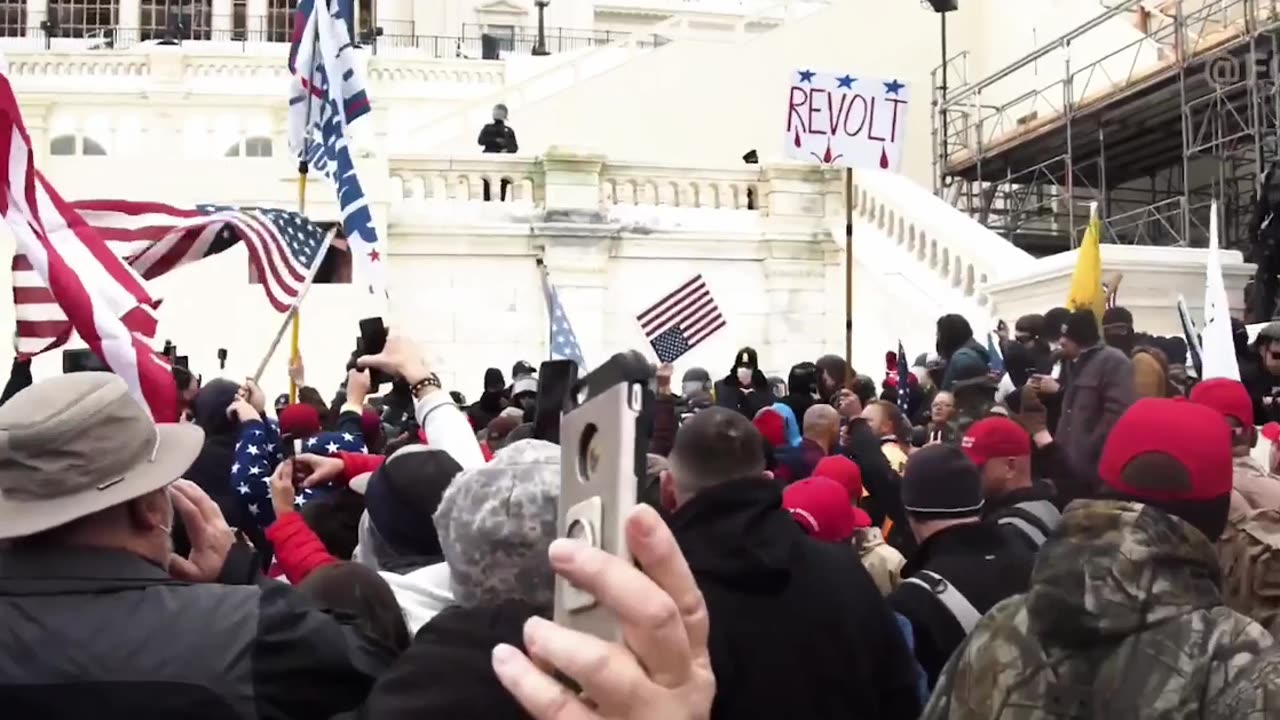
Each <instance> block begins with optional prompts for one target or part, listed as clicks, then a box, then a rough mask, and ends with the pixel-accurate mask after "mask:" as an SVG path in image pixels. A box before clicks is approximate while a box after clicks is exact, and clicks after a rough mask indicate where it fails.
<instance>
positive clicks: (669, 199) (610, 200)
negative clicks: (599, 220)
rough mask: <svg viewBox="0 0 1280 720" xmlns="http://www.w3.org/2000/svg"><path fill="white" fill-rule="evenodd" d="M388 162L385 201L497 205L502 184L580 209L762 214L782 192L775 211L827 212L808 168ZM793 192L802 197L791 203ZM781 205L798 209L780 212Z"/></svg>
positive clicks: (530, 199)
mask: <svg viewBox="0 0 1280 720" xmlns="http://www.w3.org/2000/svg"><path fill="white" fill-rule="evenodd" d="M389 164H390V186H389V190H388V192H389V194H390V198H389V201H390V202H391V204H392V205H393V206H413V205H424V204H432V205H435V204H439V203H483V202H486V200H485V193H486V186H487V187H488V193H489V202H493V203H498V202H503V201H504V200H503V199H501V198H500V196H501V195H502V193H501V192H500V188H501V187H502V186H503V185H506V186H507V188H508V189H507V191H506V193H505V202H506V203H514V204H524V205H548V204H550V205H552V206H561V207H563V206H564V204H563V202H558V201H557V199H556V193H557V190H559V191H561V194H560V195H559V197H560V199H561V200H563V199H564V197H565V196H564V194H563V191H566V190H568V191H569V192H570V194H571V196H572V199H571V200H568V204H569V206H571V207H575V208H580V209H588V208H592V207H596V208H609V207H614V206H620V207H623V206H647V207H670V208H681V209H688V210H742V211H759V212H765V211H767V210H768V207H769V198H770V196H771V195H773V194H776V193H785V194H786V196H787V198H786V200H784V201H783V202H782V208H781V209H780V210H781V211H783V212H785V214H792V215H794V214H803V215H809V216H811V217H815V218H820V217H823V216H825V215H826V214H827V213H828V212H834V210H833V209H829V208H828V207H827V205H828V195H829V194H830V191H831V188H830V183H831V182H833V180H832V177H830V173H829V172H826V171H823V170H822V169H821V168H815V167H809V166H782V168H772V167H771V168H764V167H762V166H756V165H744V166H741V167H733V168H684V167H674V166H667V165H652V164H639V163H627V162H617V163H615V162H612V161H610V160H609V159H607V158H605V157H604V156H600V155H594V154H590V153H580V152H576V151H573V150H570V149H567V148H557V147H552V148H550V149H548V151H547V153H546V154H544V155H542V156H540V157H532V158H531V157H520V156H515V155H478V156H474V157H455V156H434V155H417V156H393V157H392V158H391V159H390V161H389ZM797 182H799V186H797ZM798 187H799V188H800V189H799V191H798V190H797V188H798ZM549 189H550V190H549ZM549 191H550V194H551V196H552V197H551V202H550V203H548V193H549ZM797 194H799V195H802V196H804V197H805V198H806V199H807V201H808V202H807V203H804V202H801V203H797V202H796V199H795V197H794V196H796V195H797ZM495 207H496V206H495ZM788 207H791V208H802V209H801V210H800V211H798V212H797V211H795V210H794V209H793V210H792V211H790V212H788V211H786V208H788Z"/></svg>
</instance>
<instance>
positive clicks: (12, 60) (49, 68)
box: [7, 44, 506, 98]
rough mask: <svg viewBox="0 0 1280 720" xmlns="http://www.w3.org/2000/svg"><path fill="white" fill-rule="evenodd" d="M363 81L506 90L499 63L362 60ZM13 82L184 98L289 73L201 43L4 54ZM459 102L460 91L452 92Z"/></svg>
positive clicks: (271, 83) (380, 89) (252, 85)
mask: <svg viewBox="0 0 1280 720" xmlns="http://www.w3.org/2000/svg"><path fill="white" fill-rule="evenodd" d="M357 58H358V62H361V63H363V64H364V68H365V77H366V78H367V79H368V82H369V84H370V86H371V88H372V89H373V90H374V91H375V92H376V94H377V95H378V96H380V97H388V96H390V97H409V98H413V97H418V96H420V95H421V94H422V92H423V91H424V89H429V88H430V87H431V86H438V85H450V86H458V85H461V86H468V87H474V88H475V90H473V92H475V91H479V92H488V91H489V90H491V89H496V88H498V87H501V86H502V84H503V82H504V78H505V68H506V65H505V64H504V63H503V62H501V61H495V60H470V59H466V58H450V59H443V60H442V59H435V58H411V57H381V56H378V57H371V56H368V55H365V54H360V55H358V56H357ZM7 60H8V62H9V77H11V78H12V79H13V81H14V84H15V85H16V86H17V88H18V89H19V90H21V91H26V92H40V91H41V90H49V91H62V90H66V89H68V88H73V89H74V90H75V91H77V92H83V91H84V88H86V87H91V88H94V90H91V91H90V92H93V91H106V92H111V91H117V90H136V89H147V88H148V87H151V86H157V87H164V86H170V87H172V86H175V85H176V86H179V88H180V89H181V90H183V91H186V92H201V91H202V90H211V91H213V90H216V91H219V92H225V91H226V89H227V87H228V86H229V85H233V86H234V88H235V90H236V92H237V94H245V95H255V94H260V93H269V94H272V95H279V94H280V93H282V92H284V87H285V83H286V82H287V79H288V77H289V70H288V68H287V67H286V66H285V62H284V57H283V56H281V55H280V54H279V53H275V54H271V55H266V54H262V55H254V54H245V53H234V52H225V51H216V50H210V49H204V48H202V47H201V46H200V45H198V44H192V45H184V46H178V47H165V46H151V47H145V48H141V47H140V48H134V49H132V50H130V51H128V52H119V53H116V52H112V53H104V52H96V51H57V50H53V51H38V52H11V53H8V54H7ZM449 95H450V96H456V95H457V93H449Z"/></svg>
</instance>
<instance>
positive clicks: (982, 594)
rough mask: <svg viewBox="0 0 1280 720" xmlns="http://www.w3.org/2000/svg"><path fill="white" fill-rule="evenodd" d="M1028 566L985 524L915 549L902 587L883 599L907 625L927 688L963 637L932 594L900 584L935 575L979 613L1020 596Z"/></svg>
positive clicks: (1015, 546)
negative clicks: (921, 574)
mask: <svg viewBox="0 0 1280 720" xmlns="http://www.w3.org/2000/svg"><path fill="white" fill-rule="evenodd" d="M1034 564H1035V555H1033V554H1032V553H1030V552H1028V551H1027V550H1026V549H1024V547H1023V546H1022V545H1021V544H1019V543H1015V542H1012V541H1010V540H1009V539H1008V538H1007V537H1005V535H1004V534H1003V533H1002V532H1001V531H1000V530H999V529H998V528H996V527H995V526H994V525H989V524H987V523H972V524H968V525H953V526H951V527H949V528H947V529H945V530H942V531H940V532H937V533H935V534H933V535H931V536H929V538H928V539H926V540H925V541H924V542H922V543H920V547H919V548H918V549H917V550H916V554H915V557H914V558H912V559H911V560H910V561H908V562H907V564H906V565H905V566H903V568H902V577H903V580H904V582H903V583H901V584H899V585H898V587H897V589H895V590H894V591H893V592H892V593H891V594H890V595H889V604H890V605H892V606H893V609H894V610H895V611H897V612H898V613H901V614H902V616H903V617H905V618H906V619H907V620H909V621H910V622H911V630H912V634H913V635H914V636H915V644H916V658H917V659H918V660H919V661H920V666H921V667H922V668H924V671H925V674H926V675H928V678H929V687H931V688H932V687H933V686H934V684H935V683H936V682H937V680H938V674H939V673H941V672H942V668H943V666H944V665H946V664H947V660H948V659H949V658H950V657H951V653H952V652H954V651H955V649H956V647H958V646H959V645H960V641H961V640H963V639H964V637H965V635H966V633H965V631H964V629H963V628H962V627H961V625H960V623H959V622H958V621H957V620H956V619H955V616H954V615H952V614H951V613H950V612H948V611H947V608H946V606H944V605H943V604H942V603H941V602H940V601H939V600H938V598H937V597H935V596H934V595H933V593H931V592H930V591H929V590H927V589H926V588H923V587H920V586H919V585H917V584H915V583H909V582H905V580H906V579H907V578H910V577H912V576H914V575H916V574H917V573H919V572H920V571H921V570H928V571H930V572H932V573H936V574H937V575H939V576H941V577H942V579H943V580H945V581H946V582H948V583H950V584H952V585H954V586H955V588H956V589H957V590H959V591H960V593H961V594H962V595H964V597H965V599H966V600H968V601H969V604H971V605H972V606H973V608H974V609H975V610H977V611H978V612H979V613H985V612H987V611H988V610H990V609H991V608H992V607H993V606H994V605H995V604H996V603H998V602H1000V601H1001V600H1004V599H1005V598H1007V597H1010V596H1012V595H1017V594H1018V593H1022V592H1026V591H1027V588H1028V587H1029V586H1030V583H1031V567H1032V565H1034Z"/></svg>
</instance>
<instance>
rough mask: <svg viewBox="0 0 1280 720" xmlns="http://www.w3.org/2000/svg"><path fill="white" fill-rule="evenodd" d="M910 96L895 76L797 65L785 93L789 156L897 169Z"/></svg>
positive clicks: (799, 158) (836, 164) (895, 170)
mask: <svg viewBox="0 0 1280 720" xmlns="http://www.w3.org/2000/svg"><path fill="white" fill-rule="evenodd" d="M909 102H910V97H909V94H908V92H907V86H906V85H905V84H903V83H900V82H898V81H897V80H896V79H894V80H880V79H878V78H867V77H855V76H853V75H850V74H849V73H840V74H836V73H823V72H817V71H814V70H808V69H806V70H798V71H796V72H794V73H792V75H791V89H790V91H789V97H788V99H787V139H786V151H785V152H786V156H787V157H789V158H792V159H794V160H805V161H808V162H814V161H817V162H819V163H822V164H823V165H830V166H834V167H847V168H879V169H881V170H889V171H892V172H897V171H898V166H899V164H900V163H901V160H902V141H903V139H904V138H905V137H906V129H907V126H906V122H907V105H908V104H909Z"/></svg>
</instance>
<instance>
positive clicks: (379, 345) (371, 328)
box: [359, 317, 395, 393]
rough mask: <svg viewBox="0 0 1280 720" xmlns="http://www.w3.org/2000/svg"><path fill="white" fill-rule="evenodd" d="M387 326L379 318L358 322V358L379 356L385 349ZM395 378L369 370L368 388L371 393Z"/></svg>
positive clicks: (373, 369) (380, 371) (376, 370)
mask: <svg viewBox="0 0 1280 720" xmlns="http://www.w3.org/2000/svg"><path fill="white" fill-rule="evenodd" d="M387 334H388V333H387V326H386V324H385V323H383V322H382V318H380V317H372V318H365V319H363V320H361V321H360V347H359V351H360V356H361V357H364V356H366V355H379V354H381V353H382V351H383V350H384V349H386V347H387ZM394 379H395V378H393V377H391V375H390V374H388V373H386V372H385V371H383V370H380V369H378V368H369V386H370V389H371V390H372V391H373V392H375V393H376V392H377V391H378V387H379V386H380V385H382V384H383V383H389V382H391V381H392V380H394Z"/></svg>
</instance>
